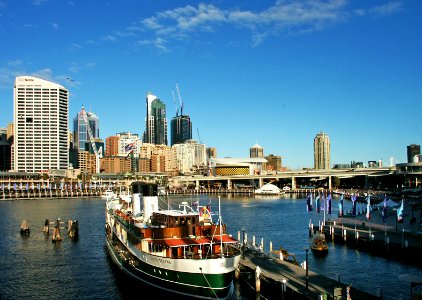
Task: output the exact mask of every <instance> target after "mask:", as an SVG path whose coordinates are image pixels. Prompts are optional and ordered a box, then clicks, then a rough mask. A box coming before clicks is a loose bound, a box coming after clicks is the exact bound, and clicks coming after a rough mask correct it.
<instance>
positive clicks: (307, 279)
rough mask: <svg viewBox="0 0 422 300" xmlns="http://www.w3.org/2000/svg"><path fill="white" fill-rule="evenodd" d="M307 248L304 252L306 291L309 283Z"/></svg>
mask: <svg viewBox="0 0 422 300" xmlns="http://www.w3.org/2000/svg"><path fill="white" fill-rule="evenodd" d="M308 250H309V249H308V247H306V249H305V252H306V260H305V262H306V266H305V267H306V289H308V283H309V278H308Z"/></svg>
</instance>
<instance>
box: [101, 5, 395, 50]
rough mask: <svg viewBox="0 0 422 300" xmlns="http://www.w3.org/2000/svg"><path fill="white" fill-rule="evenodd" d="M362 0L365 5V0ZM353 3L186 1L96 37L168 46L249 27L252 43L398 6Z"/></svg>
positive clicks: (384, 13)
mask: <svg viewBox="0 0 422 300" xmlns="http://www.w3.org/2000/svg"><path fill="white" fill-rule="evenodd" d="M364 4H366V5H368V4H369V5H370V2H366V3H364ZM246 5H247V4H246ZM353 5H356V3H354V2H352V1H349V0H328V1H326V0H303V1H292V0H277V1H276V2H275V3H274V5H272V6H270V7H268V8H266V9H263V10H261V11H252V10H245V9H240V8H227V9H222V8H220V7H217V6H215V5H213V4H208V3H203V2H201V3H199V4H198V5H197V6H192V5H187V6H184V7H178V8H175V9H172V10H165V11H160V12H157V13H156V14H155V15H153V16H151V17H149V18H145V19H143V20H141V21H140V22H139V23H137V24H132V25H131V26H128V27H126V28H125V29H124V30H122V31H116V32H114V33H113V34H111V35H107V36H104V37H102V40H106V41H112V42H116V41H117V37H119V38H122V37H129V36H138V35H140V33H142V36H143V39H142V40H141V41H139V42H138V44H140V45H154V46H156V47H157V48H158V49H161V50H169V49H168V48H167V46H166V45H167V44H171V42H170V41H172V40H179V41H182V40H192V39H193V37H194V36H195V35H196V34H200V33H204V32H206V33H214V32H218V31H219V30H226V28H229V29H230V27H231V28H232V29H235V30H236V29H244V30H247V31H249V32H250V34H251V44H252V45H254V46H257V45H259V44H260V43H262V42H264V41H265V40H266V39H267V38H269V37H270V36H277V35H282V34H303V33H309V32H312V31H317V30H323V29H324V28H326V27H327V26H330V25H333V24H336V23H339V22H346V21H349V20H351V19H352V18H354V17H355V18H356V17H364V16H365V15H368V14H372V15H374V14H376V15H380V16H385V15H389V14H393V13H397V12H398V11H399V10H400V9H401V6H402V4H401V3H400V2H398V1H390V2H386V3H385V4H383V5H378V6H375V7H369V8H368V7H352V6H353ZM148 34H150V35H151V37H148Z"/></svg>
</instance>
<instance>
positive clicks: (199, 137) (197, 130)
mask: <svg viewBox="0 0 422 300" xmlns="http://www.w3.org/2000/svg"><path fill="white" fill-rule="evenodd" d="M196 132H197V133H198V139H199V143H200V144H202V142H201V136H200V135H199V129H198V128H196Z"/></svg>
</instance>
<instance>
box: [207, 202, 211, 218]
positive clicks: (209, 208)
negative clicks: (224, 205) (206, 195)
mask: <svg viewBox="0 0 422 300" xmlns="http://www.w3.org/2000/svg"><path fill="white" fill-rule="evenodd" d="M207 210H208V213H209V214H210V215H211V199H210V202H208V204H207Z"/></svg>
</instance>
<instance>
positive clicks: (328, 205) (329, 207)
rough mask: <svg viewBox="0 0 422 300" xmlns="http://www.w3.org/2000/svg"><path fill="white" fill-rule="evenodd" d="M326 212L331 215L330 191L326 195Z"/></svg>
mask: <svg viewBox="0 0 422 300" xmlns="http://www.w3.org/2000/svg"><path fill="white" fill-rule="evenodd" d="M327 213H328V214H330V215H331V193H329V194H328V196H327Z"/></svg>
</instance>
